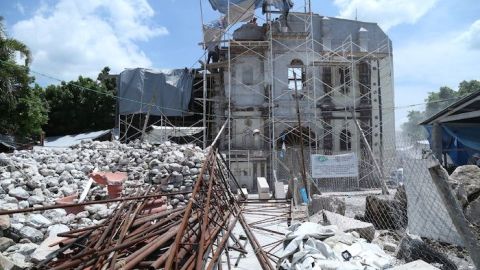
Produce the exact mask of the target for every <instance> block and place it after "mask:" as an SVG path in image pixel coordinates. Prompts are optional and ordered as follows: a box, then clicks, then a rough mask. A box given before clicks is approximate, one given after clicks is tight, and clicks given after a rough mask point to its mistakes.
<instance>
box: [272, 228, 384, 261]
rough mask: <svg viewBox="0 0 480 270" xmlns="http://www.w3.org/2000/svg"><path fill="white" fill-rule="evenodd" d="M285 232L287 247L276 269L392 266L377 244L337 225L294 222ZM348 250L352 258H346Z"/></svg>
mask: <svg viewBox="0 0 480 270" xmlns="http://www.w3.org/2000/svg"><path fill="white" fill-rule="evenodd" d="M288 230H289V232H287V233H286V235H285V240H286V242H285V243H286V244H287V245H286V247H285V248H284V250H283V254H281V255H280V260H279V262H278V265H277V269H283V270H383V269H388V268H390V267H391V266H392V263H393V257H391V256H390V255H388V254H386V253H385V252H384V251H383V250H382V249H381V248H380V247H379V246H377V245H375V244H370V243H367V241H366V240H365V239H363V238H358V237H356V236H354V235H353V234H350V233H344V232H341V231H338V228H337V226H335V225H329V226H322V225H320V224H316V223H312V222H304V223H301V224H298V223H297V224H294V225H292V226H290V227H289V228H288ZM345 251H347V252H348V253H349V254H350V255H351V258H349V259H347V260H345V259H344V258H343V257H342V253H343V252H345Z"/></svg>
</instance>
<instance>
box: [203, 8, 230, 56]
mask: <svg viewBox="0 0 480 270" xmlns="http://www.w3.org/2000/svg"><path fill="white" fill-rule="evenodd" d="M226 28H227V18H226V16H222V17H221V18H220V19H218V20H215V21H212V22H210V23H208V24H205V25H204V26H203V42H204V44H206V48H207V49H208V50H209V51H210V50H212V49H213V48H215V46H219V45H220V41H221V39H222V36H223V33H224V32H225V29H226Z"/></svg>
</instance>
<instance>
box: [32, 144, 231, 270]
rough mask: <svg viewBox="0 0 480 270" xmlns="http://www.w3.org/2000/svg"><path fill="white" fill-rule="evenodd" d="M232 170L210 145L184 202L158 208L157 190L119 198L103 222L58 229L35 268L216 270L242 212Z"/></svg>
mask: <svg viewBox="0 0 480 270" xmlns="http://www.w3.org/2000/svg"><path fill="white" fill-rule="evenodd" d="M228 173H229V171H228V169H227V167H226V164H225V163H224V161H223V160H222V159H221V158H220V154H219V153H218V152H217V150H216V149H215V148H214V147H212V149H211V150H210V152H209V154H208V156H207V158H206V160H205V161H204V163H203V166H202V168H201V172H200V175H199V178H198V179H197V182H196V184H195V186H194V188H193V190H192V193H191V196H190V199H189V201H188V204H187V206H186V207H183V208H176V209H170V210H165V209H161V211H157V210H158V209H159V208H158V206H159V205H161V204H162V203H165V199H166V198H162V197H161V196H162V195H163V194H162V193H161V192H160V191H159V190H149V191H146V192H143V194H135V197H134V198H136V199H131V200H130V199H128V198H126V199H123V200H118V201H116V202H114V203H116V204H117V205H116V208H115V210H114V211H113V213H112V214H111V215H110V216H109V217H108V218H106V219H105V220H104V221H103V222H102V223H101V224H99V225H95V226H91V227H86V228H82V229H77V230H72V231H69V232H65V233H61V234H58V236H60V237H62V240H60V242H58V243H54V245H56V244H58V245H59V247H60V248H59V249H57V250H56V251H54V252H53V253H51V254H50V255H49V256H48V257H47V258H46V259H45V260H44V261H42V262H41V263H40V264H38V265H37V266H36V268H37V269H56V270H59V269H85V268H88V269H134V268H135V269H139V268H140V269H142V268H143V269H145V268H147V269H159V268H164V269H194V268H195V269H212V268H213V267H215V266H217V265H218V264H219V263H220V262H219V257H220V255H221V254H222V252H223V251H224V250H225V248H226V247H227V243H228V239H229V238H232V239H234V238H235V237H234V236H233V234H232V233H231V231H232V230H233V227H234V226H235V224H236V221H237V216H238V215H237V214H238V213H239V211H240V208H239V206H238V205H237V203H236V198H235V197H234V195H233V194H232V192H231V191H230V187H229V183H228V175H227V174H228ZM165 195H168V196H173V195H174V194H165ZM234 240H235V239H234ZM234 242H235V241H234ZM238 247H240V245H238Z"/></svg>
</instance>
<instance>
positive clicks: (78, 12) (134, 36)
mask: <svg viewBox="0 0 480 270" xmlns="http://www.w3.org/2000/svg"><path fill="white" fill-rule="evenodd" d="M153 15H154V11H153V9H152V8H151V7H150V5H149V4H148V2H147V0H116V1H108V0H82V1H75V0H60V1H59V2H58V3H57V4H56V5H55V6H46V5H45V4H42V5H41V7H40V8H39V10H37V11H36V12H35V15H34V16H33V17H32V18H30V19H27V20H23V21H19V22H18V23H16V24H15V25H14V26H13V36H14V37H15V38H17V39H19V40H21V41H23V42H24V43H26V44H27V45H28V46H29V47H30V49H31V50H32V52H33V63H32V69H33V70H36V71H40V72H43V73H47V74H51V75H53V76H56V77H59V78H61V79H63V80H70V79H75V78H77V77H78V76H79V75H83V76H90V77H95V76H96V75H97V74H98V72H99V71H100V70H101V68H103V67H104V66H109V67H110V68H112V71H113V72H119V71H121V70H123V69H124V68H128V67H150V66H151V65H152V62H151V61H150V59H149V58H148V57H147V55H146V54H145V53H144V52H143V51H142V50H141V49H140V48H139V47H138V45H137V44H136V42H144V41H148V40H150V39H152V38H154V37H158V36H161V35H166V34H168V31H167V29H166V28H165V27H156V26H152V22H151V18H152V17H153Z"/></svg>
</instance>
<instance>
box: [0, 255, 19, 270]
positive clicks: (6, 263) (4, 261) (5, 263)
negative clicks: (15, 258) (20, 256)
mask: <svg viewBox="0 0 480 270" xmlns="http://www.w3.org/2000/svg"><path fill="white" fill-rule="evenodd" d="M0 269H3V270H13V269H19V268H18V267H17V266H16V265H15V264H14V263H13V262H12V261H11V260H10V259H8V258H7V257H5V256H3V255H2V254H1V253H0Z"/></svg>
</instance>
